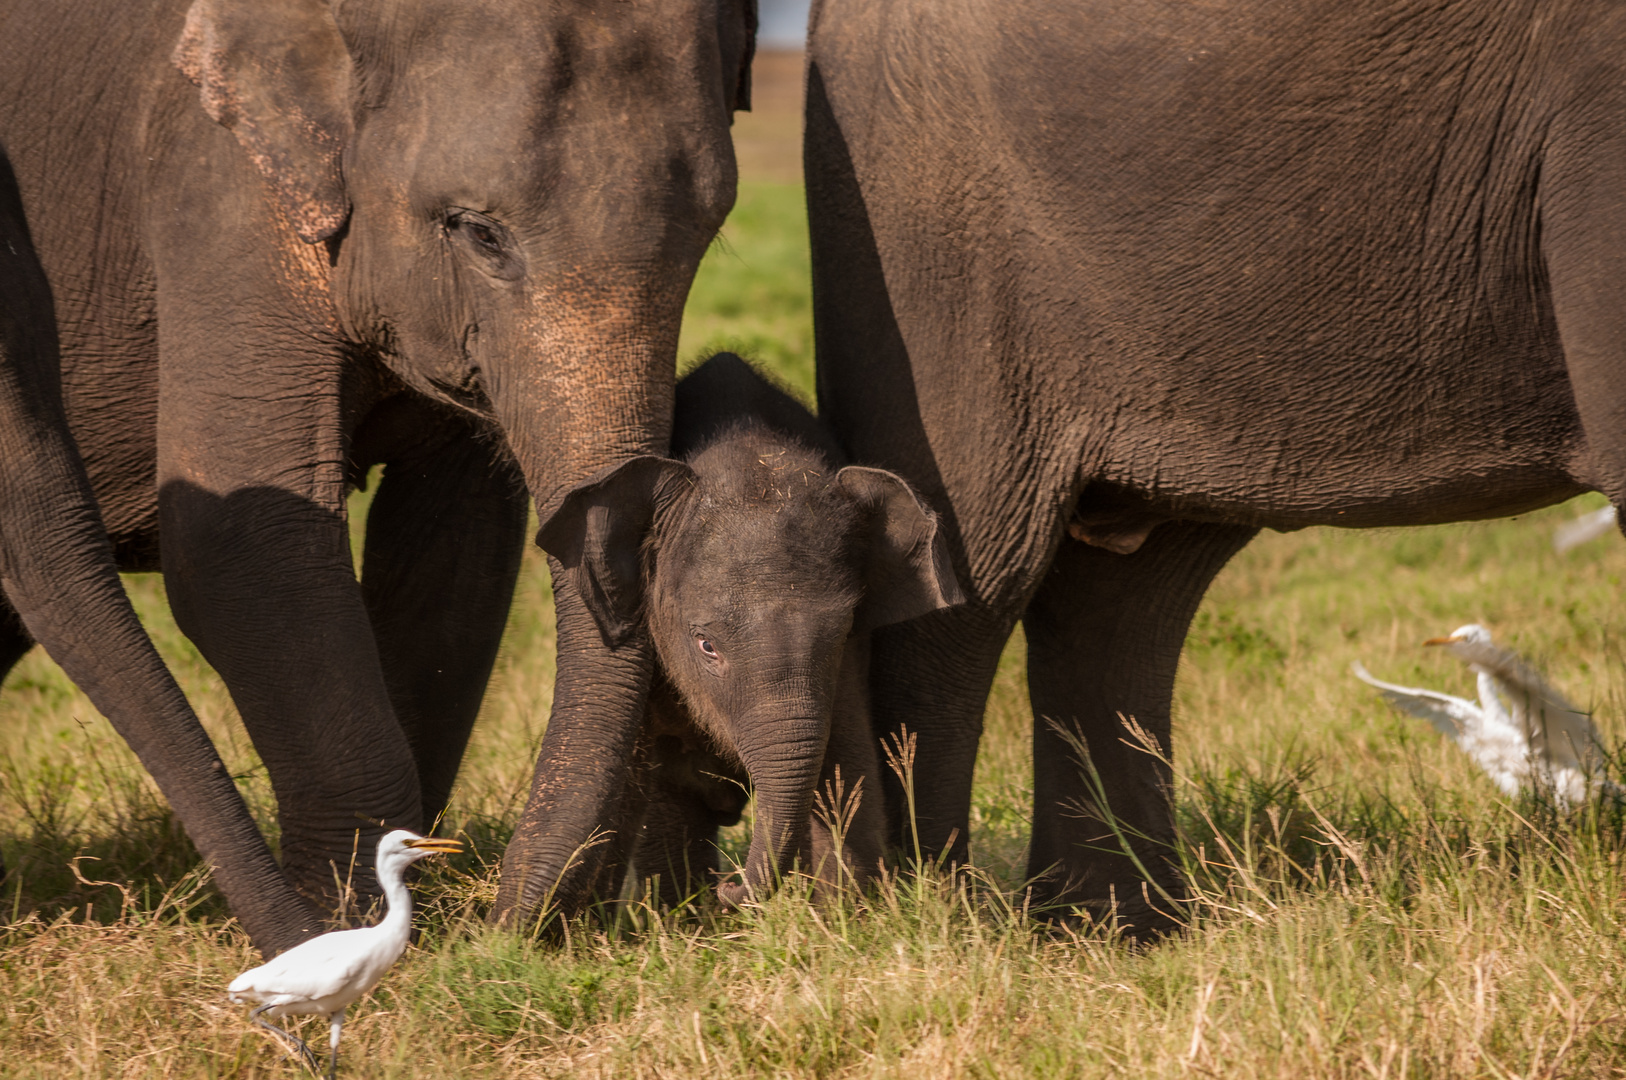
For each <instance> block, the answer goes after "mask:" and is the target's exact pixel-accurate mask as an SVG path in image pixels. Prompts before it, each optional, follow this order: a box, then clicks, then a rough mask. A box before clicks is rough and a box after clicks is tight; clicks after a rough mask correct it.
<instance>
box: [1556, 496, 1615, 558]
mask: <svg viewBox="0 0 1626 1080" xmlns="http://www.w3.org/2000/svg"><path fill="white" fill-rule="evenodd" d="M1618 523H1619V517H1618V515H1617V514H1616V513H1615V508H1614V507H1613V506H1606V507H1604V508H1603V509H1602V510H1594V511H1592V512H1591V513H1588V514H1582V515H1581V516H1580V517H1578V518H1576V519H1575V520H1574V521H1566V522H1565V523H1564V524H1562V525H1560V526H1559V527H1558V528H1556V529H1554V530H1553V550H1554V551H1556V552H1558V553H1559V554H1560V555H1562V554H1564V553H1565V552H1567V551H1569V549H1570V548H1573V547H1580V546H1581V545H1582V544H1585V543H1587V542H1588V541H1591V540H1596V539H1597V538H1598V537H1600V536H1603V535H1605V534H1607V533H1609V532H1612V531H1614V530H1615V529H1617V528H1618V527H1619V524H1618Z"/></svg>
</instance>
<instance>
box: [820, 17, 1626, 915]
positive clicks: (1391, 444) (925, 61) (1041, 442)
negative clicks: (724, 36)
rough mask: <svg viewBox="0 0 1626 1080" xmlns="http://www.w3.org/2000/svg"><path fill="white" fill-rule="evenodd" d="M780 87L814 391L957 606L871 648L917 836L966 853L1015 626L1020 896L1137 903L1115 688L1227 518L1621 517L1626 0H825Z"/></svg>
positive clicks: (1174, 878) (1137, 703)
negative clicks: (1020, 694) (799, 189)
mask: <svg viewBox="0 0 1626 1080" xmlns="http://www.w3.org/2000/svg"><path fill="white" fill-rule="evenodd" d="M808 78H809V81H808V99H807V102H808V103H807V136H806V140H807V141H806V167H807V180H808V200H809V208H810V214H811V229H812V243H813V263H814V296H815V309H816V310H815V327H816V333H817V340H818V351H819V356H818V361H819V411H820V416H821V418H822V419H824V420H825V421H826V422H828V423H829V424H831V426H832V428H833V429H834V431H835V432H836V433H837V435H838V437H839V438H840V440H841V442H842V445H843V447H844V448H845V449H846V451H847V452H848V453H850V454H852V455H853V456H854V457H855V458H858V459H859V460H863V461H870V462H874V463H876V464H878V465H884V466H886V467H888V468H891V469H894V470H896V471H897V472H898V473H899V474H900V475H903V476H905V477H908V478H909V479H910V481H911V482H913V483H914V484H916V485H917V488H918V489H919V490H920V491H921V492H922V494H923V495H924V496H925V497H926V498H927V499H928V500H929V501H930V502H931V503H932V505H933V506H935V507H936V508H937V509H938V511H939V512H940V513H941V514H942V515H943V518H944V521H945V523H946V526H947V528H948V529H949V532H950V535H951V537H952V548H953V551H954V558H955V567H956V570H957V572H958V573H959V575H960V580H961V582H962V583H963V584H964V585H965V587H966V591H967V592H968V593H969V594H970V596H971V601H970V602H969V603H968V604H966V605H965V606H963V607H961V608H957V609H955V610H954V611H950V612H945V613H943V614H941V615H937V616H932V617H928V618H925V619H922V620H919V621H918V622H917V623H915V624H913V625H911V626H907V627H899V628H896V629H895V630H894V631H890V632H886V631H883V632H881V633H879V634H877V635H876V640H875V644H874V652H873V672H872V688H873V692H874V707H875V710H876V715H877V716H884V717H885V718H886V720H887V722H888V723H889V724H891V725H895V726H901V725H904V724H907V725H908V726H909V727H910V728H911V729H912V730H917V731H919V732H920V733H921V752H920V766H919V768H920V772H921V776H922V780H921V788H922V801H921V804H920V813H921V821H920V825H921V829H922V834H923V840H924V842H925V843H928V844H930V845H932V846H933V847H942V846H946V847H947V849H948V853H949V854H950V855H952V856H954V857H956V858H961V857H964V855H965V844H964V837H965V836H966V835H967V825H968V820H967V818H968V814H969V804H970V790H971V775H972V767H973V762H974V759H975V756H976V748H977V741H978V737H979V734H980V726H981V715H982V707H983V702H984V700H985V698H986V695H987V691H988V687H989V684H990V681H991V679H992V677H993V673H994V670H995V666H996V664H997V662H998V657H999V653H1000V649H1001V646H1002V645H1003V643H1004V642H1005V640H1006V637H1007V635H1008V634H1009V633H1010V631H1011V629H1012V626H1013V624H1014V623H1015V622H1016V620H1017V619H1019V618H1020V619H1021V620H1022V621H1023V625H1024V629H1025V631H1026V637H1027V643H1028V665H1029V675H1028V678H1029V688H1030V691H1031V694H1032V699H1033V707H1034V713H1035V724H1034V766H1035V785H1034V824H1033V840H1032V845H1031V849H1030V850H1031V859H1030V863H1029V872H1030V874H1031V875H1032V876H1033V878H1034V881H1035V894H1036V895H1035V899H1036V900H1037V901H1041V902H1048V903H1052V904H1055V905H1057V906H1060V907H1065V906H1067V905H1072V904H1086V905H1090V906H1092V907H1094V908H1096V909H1097V910H1098V911H1100V910H1104V909H1105V908H1106V907H1108V906H1109V905H1110V904H1111V903H1112V902H1114V901H1116V902H1117V904H1118V905H1119V911H1120V913H1121V914H1122V915H1124V916H1126V917H1127V918H1128V919H1129V921H1130V923H1131V925H1132V926H1139V927H1145V928H1147V929H1155V928H1157V927H1158V926H1159V925H1165V924H1164V923H1163V921H1162V916H1161V914H1160V913H1159V911H1158V909H1159V908H1161V907H1166V901H1165V899H1164V897H1163V895H1162V894H1161V893H1160V892H1159V891H1158V890H1159V888H1161V889H1162V890H1165V891H1166V893H1167V894H1168V895H1169V896H1172V897H1178V896H1179V895H1180V894H1181V892H1182V887H1181V884H1180V882H1179V878H1178V875H1177V874H1176V872H1175V870H1174V868H1173V867H1172V865H1171V864H1170V863H1169V862H1168V861H1167V859H1166V858H1165V854H1166V848H1165V847H1164V845H1165V844H1166V843H1167V841H1168V840H1169V839H1170V836H1171V831H1172V816H1171V807H1170V797H1169V791H1168V783H1169V774H1168V771H1167V769H1165V768H1164V767H1163V766H1162V765H1160V764H1159V763H1158V762H1157V761H1156V760H1155V759H1154V758H1153V757H1151V756H1149V755H1147V754H1144V753H1141V752H1139V751H1137V750H1136V749H1133V748H1131V747H1130V746H1128V745H1126V744H1125V739H1126V732H1125V730H1124V728H1123V725H1122V724H1121V723H1120V721H1119V719H1118V717H1119V714H1123V715H1125V716H1130V717H1134V718H1135V719H1136V720H1137V721H1138V722H1139V724H1140V725H1141V726H1142V727H1143V728H1144V729H1145V730H1146V731H1147V732H1148V733H1149V734H1150V735H1151V736H1152V737H1154V738H1155V739H1156V740H1157V741H1158V742H1159V743H1160V744H1161V746H1162V749H1163V750H1164V751H1165V752H1167V750H1168V736H1169V707H1170V697H1171V694H1172V689H1173V685H1174V676H1175V668H1176V664H1177V661H1178V658H1179V654H1180V648H1181V644H1182V642H1183V639H1184V637H1185V633H1186V629H1187V626H1188V623H1189V620H1190V618H1191V616H1192V614H1193V612H1194V611H1195V609H1196V607H1197V604H1198V601H1199V600H1200V598H1201V596H1202V594H1203V591H1204V589H1205V588H1206V587H1207V585H1208V583H1209V582H1210V580H1211V579H1212V578H1213V576H1214V575H1215V574H1216V573H1217V572H1218V571H1219V569H1220V568H1221V567H1222V566H1223V565H1224V564H1225V562H1226V560H1227V559H1229V558H1230V556H1231V555H1232V554H1233V553H1234V552H1236V551H1237V550H1238V549H1240V548H1241V547H1242V546H1243V545H1244V544H1246V543H1247V541H1248V540H1249V538H1250V537H1252V536H1253V534H1254V532H1255V530H1257V529H1259V528H1261V527H1265V528H1275V529H1292V528H1299V527H1302V526H1305V525H1316V524H1320V525H1344V526H1352V527H1367V526H1392V525H1422V524H1428V523H1433V522H1443V521H1453V520H1460V519H1468V518H1486V517H1494V516H1499V515H1504V514H1510V513H1515V512H1518V511H1523V510H1529V509H1531V508H1534V507H1539V506H1545V505H1548V504H1550V503H1553V502H1556V501H1558V500H1561V499H1565V498H1568V497H1570V496H1572V495H1574V494H1577V493H1578V492H1581V491H1584V490H1587V489H1596V490H1599V491H1602V492H1604V493H1605V494H1607V495H1608V496H1609V498H1610V500H1611V501H1612V502H1613V503H1614V504H1615V505H1616V506H1617V507H1620V506H1623V505H1626V355H1623V350H1626V301H1623V299H1622V292H1623V290H1626V7H1623V6H1622V5H1620V4H1618V3H1612V2H1603V0H1518V2H1514V0H1471V2H1468V0H1447V2H1428V3H1425V2H1421V0H1373V2H1363V3H1346V2H1343V0H1219V2H1215V3H1204V4H1153V3H1144V2H1136V0H1131V2H1125V3H1106V2H1098V0H1084V2H1079V3H1072V4H1065V5H1057V4H1052V3H1041V2H1039V0H1016V2H1014V3H1011V2H1001V3H997V4H996V3H992V2H990V0H971V2H968V3H963V4H954V5H944V4H940V3H937V2H935V0H890V2H885V3H883V2H880V0H823V2H822V3H820V4H819V5H818V6H817V8H816V9H815V12H814V16H813V26H812V37H811V42H810V53H809V77H808ZM1052 721H1054V723H1055V724H1057V725H1060V726H1062V727H1063V728H1066V729H1071V731H1072V732H1074V733H1076V734H1077V735H1079V736H1081V737H1082V738H1083V740H1084V741H1085V742H1086V743H1087V744H1088V751H1089V757H1090V759H1091V760H1092V761H1093V763H1094V765H1095V767H1096V769H1097V771H1098V772H1099V775H1100V779H1101V782H1102V785H1103V789H1104V792H1105V795H1106V798H1107V802H1108V804H1109V807H1110V809H1111V810H1112V811H1113V812H1114V813H1115V814H1116V815H1117V817H1118V818H1119V819H1120V820H1121V822H1122V824H1123V826H1124V828H1125V830H1126V832H1128V833H1131V834H1139V835H1142V836H1145V837H1147V838H1148V840H1147V842H1145V843H1142V844H1138V845H1137V847H1138V854H1139V858H1140V862H1141V863H1142V864H1144V865H1145V866H1146V867H1147V868H1149V869H1150V871H1151V874H1152V878H1153V882H1152V883H1151V884H1150V885H1148V884H1147V883H1145V882H1144V881H1143V879H1142V876H1141V874H1140V873H1139V871H1138V870H1137V869H1136V867H1135V866H1134V865H1133V864H1132V863H1131V861H1130V860H1128V859H1126V858H1124V857H1122V856H1115V855H1113V854H1112V853H1111V852H1110V851H1103V850H1101V849H1103V848H1112V847H1115V846H1116V845H1117V843H1118V841H1117V839H1116V838H1115V837H1114V835H1113V834H1112V832H1111V831H1110V830H1109V829H1108V828H1106V827H1105V826H1104V825H1103V824H1102V822H1101V820H1100V815H1099V814H1091V813H1086V812H1083V810H1084V809H1086V808H1088V807H1089V806H1091V805H1092V804H1095V803H1096V800H1095V797H1094V792H1093V790H1092V789H1091V786H1090V785H1089V784H1087V783H1086V782H1085V781H1084V780H1083V779H1082V778H1081V773H1082V769H1081V765H1080V762H1079V761H1078V760H1077V755H1076V754H1075V753H1074V752H1073V751H1072V749H1071V747H1070V745H1069V744H1068V742H1067V741H1066V739H1064V738H1063V737H1062V736H1061V735H1060V734H1058V732H1057V731H1056V730H1055V728H1054V727H1053V726H1052V723H1051V722H1052ZM894 805H895V801H894ZM956 830H958V837H959V839H958V840H957V841H956V842H954V843H952V844H951V843H950V842H949V841H950V837H951V836H953V835H955V831H956Z"/></svg>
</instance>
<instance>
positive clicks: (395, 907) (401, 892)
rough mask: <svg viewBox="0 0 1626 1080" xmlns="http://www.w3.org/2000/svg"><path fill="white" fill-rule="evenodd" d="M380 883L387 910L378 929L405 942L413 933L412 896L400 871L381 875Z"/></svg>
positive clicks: (392, 868)
mask: <svg viewBox="0 0 1626 1080" xmlns="http://www.w3.org/2000/svg"><path fill="white" fill-rule="evenodd" d="M378 883H379V885H381V886H383V888H384V903H385V906H386V909H387V910H386V911H385V912H384V918H383V920H382V921H380V922H379V924H378V928H379V929H380V930H382V931H384V932H385V933H387V934H389V935H391V936H396V937H400V938H402V939H403V940H404V939H405V938H407V937H408V936H409V935H410V934H411V932H412V894H411V893H410V892H408V891H407V887H406V882H404V881H402V880H401V873H400V871H399V870H397V869H396V868H394V867H390V868H389V870H387V871H386V872H385V873H382V874H380V875H379V876H378Z"/></svg>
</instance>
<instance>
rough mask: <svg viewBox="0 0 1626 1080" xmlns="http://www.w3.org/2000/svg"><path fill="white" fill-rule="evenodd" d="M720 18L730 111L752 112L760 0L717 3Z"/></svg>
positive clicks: (725, 87) (720, 38) (719, 32)
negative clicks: (753, 61) (752, 63)
mask: <svg viewBox="0 0 1626 1080" xmlns="http://www.w3.org/2000/svg"><path fill="white" fill-rule="evenodd" d="M717 18H718V27H717V30H718V33H717V41H718V44H719V45H720V46H721V52H722V56H723V82H724V89H725V90H726V91H727V95H726V96H727V98H728V107H729V110H730V113H731V114H732V113H734V112H750V111H751V61H752V60H753V59H754V58H755V57H756V51H757V0H722V2H721V3H720V4H718V5H717Z"/></svg>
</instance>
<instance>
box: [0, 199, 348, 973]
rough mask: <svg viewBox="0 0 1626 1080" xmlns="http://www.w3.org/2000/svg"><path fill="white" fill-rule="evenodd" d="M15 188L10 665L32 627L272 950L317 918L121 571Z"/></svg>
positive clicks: (11, 212)
mask: <svg viewBox="0 0 1626 1080" xmlns="http://www.w3.org/2000/svg"><path fill="white" fill-rule="evenodd" d="M15 197H16V196H15V192H14V191H11V190H4V191H3V192H0V586H3V588H4V592H5V600H6V603H5V604H4V605H3V611H0V674H3V672H4V670H6V669H9V668H10V667H11V665H12V664H14V663H15V662H16V661H17V660H18V658H20V657H21V656H22V654H23V653H24V652H26V651H27V650H28V647H29V646H30V644H32V642H33V641H34V640H38V641H39V642H40V643H41V644H42V645H44V646H45V649H46V651H47V652H49V653H50V655H51V657H52V659H54V660H55V661H56V662H57V663H58V664H60V665H61V666H62V669H63V671H64V672H65V673H66V674H67V676H68V677H69V678H70V679H72V680H73V681H74V682H75V683H76V684H77V685H78V686H79V688H80V689H81V690H83V691H84V692H85V693H86V694H87V695H88V696H89V697H90V699H91V701H92V702H94V703H95V705H96V708H97V709H98V710H100V711H101V712H102V714H103V715H105V716H106V717H107V718H108V720H109V721H110V722H111V723H112V725H113V728H114V730H116V731H117V732H118V733H119V735H120V736H122V737H123V738H124V740H125V741H126V742H127V743H128V744H129V745H130V748H131V749H132V750H134V751H135V753H136V756H137V757H138V758H139V759H140V760H141V763H142V765H143V767H145V768H146V769H147V771H148V772H149V773H150V774H151V775H152V777H153V779H154V780H155V781H156V782H157V784H158V786H159V789H160V790H161V791H162V792H163V793H164V796H165V798H167V799H168V800H169V803H170V805H171V807H172V808H173V809H174V811H175V815H176V817H177V818H178V819H179V820H180V822H181V823H182V825H183V826H184V827H185V828H186V831H187V834H188V836H190V837H191V839H192V841H193V843H194V844H195V845H196V846H197V848H198V852H199V854H200V855H202V857H203V859H204V861H205V862H206V863H207V864H209V865H211V866H212V867H213V868H214V871H215V881H216V883H217V884H218V885H219V887H220V889H221V891H222V892H223V893H224V894H225V895H226V898H227V900H228V901H229V902H230V903H231V906H232V911H233V913H234V914H236V916H237V917H238V919H239V920H241V922H242V924H243V926H244V927H245V928H246V929H247V930H248V932H249V933H250V935H251V936H252V937H253V939H254V941H255V943H256V944H257V945H258V946H259V947H260V948H261V950H262V951H264V952H265V953H266V954H267V955H271V954H273V953H275V952H277V951H280V950H282V949H285V948H287V947H289V946H291V945H294V944H297V943H298V942H299V941H301V940H303V939H304V938H306V937H309V936H310V935H311V934H312V933H314V932H316V931H317V930H319V929H320V924H319V922H318V920H317V919H316V918H315V917H314V913H313V912H312V911H311V910H310V909H309V908H308V907H307V906H306V905H305V904H304V903H303V902H302V901H301V899H300V898H299V896H298V894H297V893H296V892H295V891H294V889H293V888H292V886H291V885H290V884H289V882H288V881H287V879H286V878H284V877H283V875H282V872H281V871H280V870H279V868H278V867H277V864H276V861H275V859H273V858H272V855H271V851H270V848H269V847H267V845H266V843H265V839H264V838H263V837H262V836H261V835H260V831H259V828H258V826H257V825H256V824H255V821H254V818H253V816H252V815H251V814H250V813H249V811H248V807H247V806H246V805H245V804H244V802H243V799H242V796H241V795H240V794H239V793H238V791H237V787H236V785H235V784H234V783H233V782H232V778H231V775H230V774H229V773H228V772H227V771H226V767H225V764H224V763H223V762H222V761H221V760H220V757H219V755H218V754H217V753H216V752H215V747H214V744H213V743H212V742H211V741H210V739H209V736H208V733H207V732H205V731H204V730H203V726H202V725H201V724H200V723H198V720H197V717H196V716H195V715H194V714H193V712H192V709H191V707H190V706H189V705H188V704H187V701H186V698H185V697H184V696H183V695H182V693H181V689H180V687H179V686H178V685H176V683H175V680H174V679H173V677H171V675H170V672H169V669H168V668H167V667H165V666H164V662H163V660H162V659H161V658H160V657H159V655H158V652H157V650H156V649H154V648H153V645H152V642H151V640H150V639H149V638H148V637H147V634H146V632H145V630H144V629H143V628H142V626H141V623H140V621H139V620H138V619H137V618H136V614H135V611H134V609H133V608H132V607H131V605H130V600H129V597H128V596H127V595H126V594H125V592H124V587H123V584H122V583H121V582H120V581H119V577H118V572H117V569H116V567H115V563H114V558H113V549H112V547H111V545H110V544H109V543H108V540H107V531H106V529H105V528H104V526H103V524H102V520H101V515H100V513H99V510H98V508H97V505H96V501H95V498H94V496H93V494H92V492H91V488H90V481H89V479H88V477H87V476H86V473H85V468H84V464H83V462H82V461H81V459H80V457H79V452H78V448H77V446H76V445H75V444H74V442H73V439H72V438H71V436H70V435H69V433H68V426H67V420H66V417H65V416H64V413H63V409H62V400H61V387H60V382H59V367H58V353H57V341H56V336H55V329H54V320H53V316H52V305H51V297H50V292H49V288H48V286H47V285H46V282H45V278H44V275H43V273H42V272H40V270H39V268H38V266H37V264H35V263H34V261H33V259H32V252H31V249H30V246H29V241H28V237H27V233H26V230H25V229H23V228H22V226H21V221H22V211H21V207H19V206H16V205H15Z"/></svg>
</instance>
